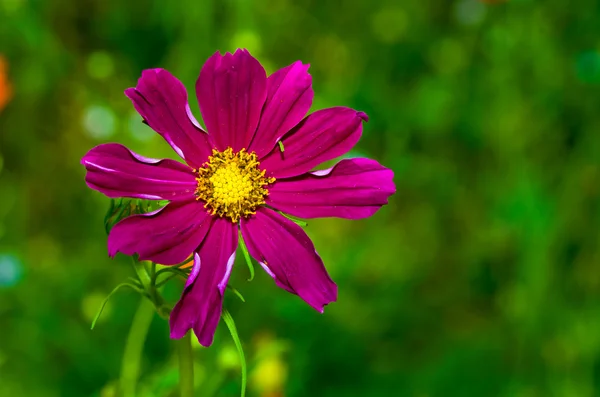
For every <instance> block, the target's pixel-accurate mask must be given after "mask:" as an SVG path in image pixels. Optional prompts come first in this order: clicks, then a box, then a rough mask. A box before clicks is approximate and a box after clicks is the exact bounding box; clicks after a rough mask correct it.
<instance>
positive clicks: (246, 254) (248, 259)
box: [239, 232, 254, 281]
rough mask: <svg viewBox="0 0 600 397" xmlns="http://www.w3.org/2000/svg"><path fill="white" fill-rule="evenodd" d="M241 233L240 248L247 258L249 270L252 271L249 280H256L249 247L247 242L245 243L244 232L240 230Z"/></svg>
mask: <svg viewBox="0 0 600 397" xmlns="http://www.w3.org/2000/svg"><path fill="white" fill-rule="evenodd" d="M239 234H240V239H239V243H240V248H241V249H242V252H243V253H244V259H246V264H247V265H248V270H249V271H250V278H249V279H248V281H252V280H254V265H253V264H252V258H250V254H249V253H248V247H246V243H244V237H242V232H239Z"/></svg>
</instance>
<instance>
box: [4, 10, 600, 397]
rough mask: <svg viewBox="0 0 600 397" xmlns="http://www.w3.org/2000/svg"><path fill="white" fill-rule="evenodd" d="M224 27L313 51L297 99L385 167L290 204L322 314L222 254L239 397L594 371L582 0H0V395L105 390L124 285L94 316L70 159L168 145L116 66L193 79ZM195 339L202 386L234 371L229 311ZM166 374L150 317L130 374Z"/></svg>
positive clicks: (173, 289)
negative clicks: (350, 216)
mask: <svg viewBox="0 0 600 397" xmlns="http://www.w3.org/2000/svg"><path fill="white" fill-rule="evenodd" d="M238 47H246V48H248V49H249V50H250V51H251V52H252V53H253V55H255V56H256V57H258V58H259V60H260V61H261V62H262V63H263V64H264V65H265V67H266V69H267V71H268V72H272V71H274V70H276V69H277V68H280V67H283V66H285V65H288V64H290V63H291V62H293V61H295V60H298V59H301V60H303V61H304V62H308V63H310V64H311V65H312V66H311V69H310V70H311V73H312V75H313V81H314V88H315V93H316V95H315V101H314V106H313V108H314V109H319V108H324V107H328V106H334V105H346V106H351V107H354V108H357V109H360V110H363V111H365V112H367V113H368V114H369V116H370V121H369V123H368V124H366V127H365V132H364V136H363V139H362V141H361V142H360V143H359V144H358V146H357V147H356V149H355V151H354V152H352V153H351V155H353V156H355V155H367V156H369V157H373V158H376V159H378V160H379V161H380V162H382V163H383V164H385V165H387V166H389V167H391V168H392V169H393V170H394V171H395V175H396V176H395V181H396V184H397V194H396V195H395V196H393V197H392V199H391V202H390V205H389V206H387V207H385V208H383V209H382V210H380V211H379V212H378V213H377V214H376V215H375V216H374V217H372V218H370V219H366V220H361V221H356V222H350V221H345V220H336V219H325V220H315V221H311V222H309V225H308V228H307V232H308V234H309V235H310V236H311V237H312V238H313V239H314V241H315V244H316V247H317V249H318V250H319V252H320V253H321V255H322V257H323V258H324V260H325V262H326V264H327V266H328V269H329V271H330V273H331V275H332V277H333V278H334V279H335V280H336V281H337V283H338V285H339V288H340V292H339V301H338V302H337V303H335V304H332V305H330V306H328V307H327V309H326V311H325V314H324V315H320V314H318V313H316V312H314V311H313V310H312V309H310V308H309V307H308V306H307V305H306V304H304V303H303V302H302V301H301V300H300V299H298V298H297V297H295V296H292V295H290V294H287V293H285V292H283V291H282V290H279V289H278V288H276V287H275V286H274V284H273V282H272V280H271V279H270V278H269V277H268V276H267V275H265V274H263V272H262V271H258V270H260V268H257V277H256V279H255V280H254V281H252V282H251V283H248V282H247V281H246V278H247V277H248V272H247V269H246V267H245V265H244V264H243V262H240V261H238V266H237V267H236V269H235V270H234V276H233V277H232V281H231V282H232V285H234V286H235V287H236V288H237V289H239V290H240V291H241V292H242V293H243V294H244V296H245V297H246V303H242V302H240V301H239V300H237V299H236V298H235V297H229V296H228V297H227V299H226V303H225V304H226V306H227V307H228V309H229V310H230V311H231V313H232V314H233V316H234V318H235V319H236V322H237V325H238V329H239V332H240V337H241V338H242V340H243V343H244V347H245V350H246V355H247V357H248V361H249V370H250V384H249V393H250V395H251V396H260V397H278V396H289V397H299V396H333V397H336V396H409V397H434V396H444V397H445V396H478V397H482V396H515V397H537V396H543V397H553V396H557V397H558V396H560V397H563V396H564V397H568V396H573V397H586V396H598V395H600V248H599V247H600V245H599V243H600V240H599V238H600V233H599V230H600V3H598V2H597V1H594V0H580V1H578V2H574V3H571V2H567V1H560V0H546V1H543V2H542V1H534V0H511V1H479V0H447V1H432V0H405V1H393V0H383V1H377V2H373V1H369V0H362V1H359V0H355V1H342V0H334V1H327V2H325V1H317V0H294V1H292V0H265V1H250V0H224V1H217V0H210V1H206V0H203V1H200V0H181V1H178V2H175V3H169V2H164V1H160V0H132V1H127V2H123V1H118V0H85V1H76V0H54V1H41V0H0V57H1V59H2V60H1V61H0V396H3V397H4V396H6V397H12V396H27V397H58V396H61V397H62V396H65V397H70V396H75V397H79V396H98V397H111V396H114V395H115V392H114V390H115V384H116V381H117V379H118V378H119V372H120V367H121V356H122V354H123V349H124V346H125V339H126V337H127V334H128V332H129V325H130V323H131V318H132V316H133V314H134V313H135V311H136V307H137V306H138V304H139V302H140V298H139V297H138V296H136V295H135V293H133V292H129V291H127V292H125V291H124V292H122V293H119V294H117V295H116V296H115V297H114V298H113V299H112V300H111V301H110V303H109V304H108V306H107V308H106V310H105V312H104V314H103V316H102V317H101V319H100V321H99V323H98V325H97V327H96V329H95V330H94V331H90V323H91V320H92V318H93V316H94V314H95V312H96V310H97V309H98V306H99V305H100V303H101V302H102V300H103V299H104V297H105V296H106V295H107V294H108V293H109V292H110V290H111V289H112V288H113V287H114V286H115V285H116V284H117V283H119V282H122V281H124V280H125V279H126V278H127V277H128V276H131V275H133V272H132V270H131V267H130V265H129V262H128V261H129V259H128V258H126V257H123V256H118V257H117V258H116V259H115V260H110V259H109V258H108V257H107V252H106V235H105V231H104V227H103V217H104V214H105V212H106V209H107V207H108V204H109V200H108V199H107V198H105V197H104V196H102V195H101V194H99V193H97V192H94V191H91V190H89V189H87V187H86V185H85V183H84V169H83V167H82V166H81V165H80V164H79V160H80V158H81V157H82V156H83V155H84V154H85V152H86V151H87V150H89V149H90V148H91V147H93V146H94V145H97V144H99V143H102V142H107V141H117V142H120V143H123V144H126V145H127V146H129V147H130V148H132V149H133V150H135V151H136V152H138V153H141V154H144V155H147V156H151V157H168V156H171V155H172V152H171V150H170V148H169V147H168V145H167V144H166V143H165V142H164V141H163V140H162V138H160V136H158V135H157V134H155V133H153V132H152V131H151V130H150V129H149V128H148V127H146V126H145V125H143V124H142V123H141V118H140V117H139V116H138V115H137V114H136V113H135V112H134V110H133V107H132V105H131V103H130V102H129V100H128V99H127V98H126V97H125V96H124V95H123V90H124V89H125V88H127V87H131V86H134V85H135V83H136V80H137V78H138V77H139V75H140V73H141V70H143V69H145V68H152V67H163V68H167V69H169V70H170V71H171V72H173V73H174V74H175V75H176V76H178V77H179V78H180V79H181V80H182V81H183V82H184V84H185V85H186V86H187V87H188V90H189V92H190V93H192V92H193V91H192V88H193V84H194V82H195V79H196V77H197V75H198V72H199V70H200V67H201V65H202V64H203V62H204V61H205V60H206V59H207V57H208V56H210V55H211V54H212V53H214V52H215V51H216V50H221V51H232V50H234V49H236V48H238ZM190 101H191V102H190V104H191V107H192V111H193V112H194V113H195V115H196V117H197V118H198V119H200V117H199V112H198V111H197V106H196V105H197V102H196V99H195V98H194V96H193V95H191V96H190ZM238 259H240V258H238ZM181 288H182V283H181V282H179V281H173V282H171V283H170V284H168V286H167V288H166V290H165V296H167V298H168V299H170V300H171V301H174V300H175V299H177V297H178V294H179V293H180V291H181ZM194 352H195V356H196V361H197V364H196V366H197V368H196V375H197V377H196V382H197V387H198V395H202V396H236V395H238V394H239V385H240V380H239V362H238V359H237V354H236V351H235V348H234V346H233V344H232V342H231V338H230V336H229V334H228V332H227V328H226V327H225V326H224V325H223V324H221V325H220V327H219V329H218V331H217V338H216V341H215V344H214V345H213V347H211V348H210V349H204V348H201V347H200V346H198V347H197V348H196V349H195V351H194ZM177 376H178V375H177V365H176V357H175V355H174V347H173V343H172V342H171V341H170V340H169V339H168V327H167V324H166V322H165V321H164V320H162V319H161V318H159V317H158V316H155V318H154V319H153V320H152V323H151V326H150V330H149V334H148V339H147V342H146V344H145V346H144V351H143V360H142V371H141V379H140V387H139V395H140V396H174V395H176V394H175V391H176V388H177Z"/></svg>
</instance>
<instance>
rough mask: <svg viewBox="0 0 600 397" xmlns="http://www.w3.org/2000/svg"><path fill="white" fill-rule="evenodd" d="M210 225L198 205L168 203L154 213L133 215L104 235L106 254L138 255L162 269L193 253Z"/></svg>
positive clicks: (206, 216)
mask: <svg viewBox="0 0 600 397" xmlns="http://www.w3.org/2000/svg"><path fill="white" fill-rule="evenodd" d="M211 223H212V216H211V215H210V214H209V213H208V212H207V211H206V209H205V208H204V205H203V204H202V203H200V202H198V201H195V200H194V201H190V202H187V203H183V204H176V203H171V204H168V205H167V206H166V207H164V208H161V209H160V210H158V211H154V212H151V213H148V214H143V215H133V216H130V217H127V218H125V219H123V220H122V221H120V222H119V223H117V224H116V225H115V226H114V227H113V228H112V229H111V231H110V234H109V235H108V254H109V255H110V256H111V257H112V256H114V255H116V253H117V252H122V253H124V254H125V255H133V254H136V253H137V254H138V255H139V256H140V259H141V260H150V261H153V262H156V263H161V264H163V265H174V264H177V263H180V262H183V261H184V260H185V259H186V258H188V257H189V256H190V255H191V254H192V252H194V251H195V250H196V249H197V248H198V246H199V245H200V243H201V242H202V240H203V239H204V236H205V235H206V233H207V232H208V229H209V228H210V225H211Z"/></svg>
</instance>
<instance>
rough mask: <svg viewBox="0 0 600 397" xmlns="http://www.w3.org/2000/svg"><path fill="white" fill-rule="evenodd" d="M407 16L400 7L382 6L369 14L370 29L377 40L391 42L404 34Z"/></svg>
mask: <svg viewBox="0 0 600 397" xmlns="http://www.w3.org/2000/svg"><path fill="white" fill-rule="evenodd" d="M407 27H408V17H407V16H406V12H404V10H403V9H401V8H383V9H381V10H379V11H377V12H376V13H375V14H373V15H372V16H371V31H372V32H373V36H375V38H376V39H378V40H379V41H382V42H384V43H388V44H392V43H395V42H397V41H399V40H400V39H402V37H403V36H404V33H405V32H406V29H407Z"/></svg>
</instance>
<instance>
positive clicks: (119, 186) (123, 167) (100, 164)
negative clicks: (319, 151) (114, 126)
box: [81, 143, 197, 201]
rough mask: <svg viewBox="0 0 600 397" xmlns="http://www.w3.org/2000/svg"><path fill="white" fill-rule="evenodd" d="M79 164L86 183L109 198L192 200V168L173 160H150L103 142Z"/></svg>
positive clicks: (194, 184) (193, 186)
mask: <svg viewBox="0 0 600 397" xmlns="http://www.w3.org/2000/svg"><path fill="white" fill-rule="evenodd" d="M81 163H82V164H83V165H84V166H85V168H86V170H87V174H86V176H85V180H86V182H87V184H88V186H89V187H90V188H92V189H95V190H98V191H99V192H101V193H104V194H105V195H107V196H108V197H134V198H142V199H148V200H171V201H181V200H193V199H194V191H195V190H196V186H197V182H196V179H195V178H196V177H195V175H194V173H193V171H192V169H191V168H190V167H188V166H187V165H185V164H181V163H179V162H177V161H174V160H156V159H151V158H147V157H143V156H140V155H139V154H136V153H134V152H132V151H130V150H129V149H127V148H126V147H125V146H123V145H119V144H117V143H106V144H103V145H99V146H96V147H95V148H93V149H91V150H90V151H89V152H88V153H87V154H86V155H85V156H83V158H82V159H81Z"/></svg>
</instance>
